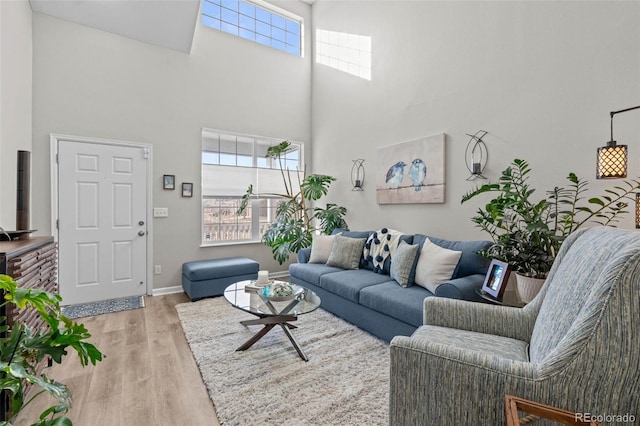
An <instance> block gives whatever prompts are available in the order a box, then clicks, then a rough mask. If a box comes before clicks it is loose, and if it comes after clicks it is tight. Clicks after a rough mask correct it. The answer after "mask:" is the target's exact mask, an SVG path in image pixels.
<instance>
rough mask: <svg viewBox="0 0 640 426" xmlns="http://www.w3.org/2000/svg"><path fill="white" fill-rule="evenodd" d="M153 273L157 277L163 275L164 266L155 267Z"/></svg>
mask: <svg viewBox="0 0 640 426" xmlns="http://www.w3.org/2000/svg"><path fill="white" fill-rule="evenodd" d="M153 272H154V273H155V274H156V275H160V274H161V273H162V265H156V266H154V267H153Z"/></svg>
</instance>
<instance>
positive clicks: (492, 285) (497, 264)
mask: <svg viewBox="0 0 640 426" xmlns="http://www.w3.org/2000/svg"><path fill="white" fill-rule="evenodd" d="M509 275H511V266H510V265H509V264H508V263H505V262H501V261H499V260H496V259H493V260H492V261H491V264H490V265H489V270H488V271H487V276H486V277H485V278H484V284H483V285H482V291H483V293H486V294H488V295H489V296H491V297H493V298H494V299H496V300H500V301H501V300H502V295H503V293H504V289H505V288H506V287H507V281H509Z"/></svg>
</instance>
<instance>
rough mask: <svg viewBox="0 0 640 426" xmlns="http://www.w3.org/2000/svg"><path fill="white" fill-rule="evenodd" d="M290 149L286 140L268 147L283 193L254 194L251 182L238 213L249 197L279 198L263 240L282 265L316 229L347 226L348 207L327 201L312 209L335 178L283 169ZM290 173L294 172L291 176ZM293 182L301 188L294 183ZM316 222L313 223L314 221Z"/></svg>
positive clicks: (308, 242)
mask: <svg viewBox="0 0 640 426" xmlns="http://www.w3.org/2000/svg"><path fill="white" fill-rule="evenodd" d="M290 149H291V143H290V142H289V141H283V142H281V143H279V144H278V145H275V146H271V147H269V148H268V149H267V154H266V157H267V158H271V159H274V160H277V161H278V165H279V169H280V173H281V175H282V181H283V183H284V188H285V192H284V193H281V194H272V193H269V194H255V193H254V192H253V185H249V188H248V189H247V192H246V193H245V194H244V196H243V198H242V203H241V205H240V207H239V208H238V211H237V213H238V214H242V212H244V211H245V210H246V208H247V206H248V205H249V201H250V200H251V198H253V197H256V196H260V195H262V196H270V197H279V198H281V199H282V201H281V202H280V203H279V204H278V207H277V209H276V218H275V220H274V221H273V222H272V223H271V225H270V226H269V228H268V229H267V231H266V232H265V233H264V234H263V236H262V243H263V244H265V245H267V246H269V247H270V248H271V251H272V253H273V257H274V259H276V260H277V261H278V263H280V264H281V265H282V264H283V263H284V262H286V261H287V260H289V257H290V256H291V254H294V253H297V252H298V251H299V250H300V249H303V248H305V247H309V246H310V245H311V239H312V235H313V233H314V232H316V231H320V232H322V233H325V234H330V233H331V232H332V231H333V230H334V229H336V228H343V229H348V226H347V222H346V221H345V219H344V216H345V214H346V213H347V209H346V208H344V207H341V206H338V205H336V204H327V205H326V207H325V208H322V207H315V208H313V209H312V208H311V207H310V206H309V204H310V203H311V202H315V201H318V200H319V199H320V198H322V197H324V196H325V195H327V193H328V192H329V187H330V186H331V183H332V182H334V181H335V180H336V179H335V178H334V177H332V176H327V175H318V174H312V175H309V176H305V175H304V172H301V171H300V170H295V171H293V172H292V171H291V170H290V169H288V168H284V167H283V164H282V158H283V157H284V156H285V155H286V154H287V152H289V151H290ZM292 174H293V175H294V176H293V177H292ZM293 179H295V181H296V183H297V185H298V187H299V188H300V190H296V189H295V186H294V184H293V182H294V180H293ZM314 219H315V220H316V222H317V223H318V225H317V226H314V222H313V220H314Z"/></svg>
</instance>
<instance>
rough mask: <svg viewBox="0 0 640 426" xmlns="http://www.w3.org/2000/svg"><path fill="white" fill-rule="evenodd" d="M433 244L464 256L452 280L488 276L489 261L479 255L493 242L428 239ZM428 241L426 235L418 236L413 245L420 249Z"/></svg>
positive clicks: (414, 238) (415, 237)
mask: <svg viewBox="0 0 640 426" xmlns="http://www.w3.org/2000/svg"><path fill="white" fill-rule="evenodd" d="M428 238H429V240H431V242H432V243H434V244H437V245H439V246H440V247H444V248H446V249H449V250H455V251H461V252H462V256H461V257H460V261H459V262H458V266H457V267H456V269H455V271H453V276H452V277H451V278H453V279H456V278H460V277H466V276H467V275H473V274H483V275H484V274H486V273H487V269H488V268H489V263H490V261H489V259H487V258H484V257H482V256H480V255H479V254H477V252H479V251H480V250H484V249H487V248H489V247H490V246H491V244H492V243H491V241H449V240H443V239H440V238H436V237H428ZM426 239H427V236H426V235H422V234H416V235H415V236H414V237H413V244H420V247H422V245H423V244H424V241H425V240H426Z"/></svg>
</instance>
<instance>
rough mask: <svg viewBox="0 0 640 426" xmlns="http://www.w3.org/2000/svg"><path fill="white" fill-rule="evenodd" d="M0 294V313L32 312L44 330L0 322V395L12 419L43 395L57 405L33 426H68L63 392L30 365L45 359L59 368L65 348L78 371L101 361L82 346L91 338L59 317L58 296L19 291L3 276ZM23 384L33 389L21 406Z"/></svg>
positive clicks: (68, 399)
mask: <svg viewBox="0 0 640 426" xmlns="http://www.w3.org/2000/svg"><path fill="white" fill-rule="evenodd" d="M0 290H1V291H2V294H3V296H4V300H3V302H2V303H1V304H0V306H1V307H4V308H5V309H12V308H17V309H19V310H30V311H34V312H35V315H37V316H38V317H39V318H41V319H42V320H43V321H44V323H45V324H46V325H47V326H48V327H46V328H43V329H34V328H32V327H29V326H27V325H26V324H25V323H23V322H20V321H18V322H15V323H14V324H13V325H11V326H9V325H8V324H7V323H6V318H4V317H3V318H0V323H1V325H0V383H1V384H2V390H3V392H8V393H9V396H10V400H11V411H12V414H13V417H15V416H17V414H18V413H20V411H21V410H22V409H23V408H24V407H25V406H27V405H28V404H29V403H30V402H31V401H33V400H34V399H35V398H36V397H38V396H40V395H41V394H49V395H51V396H53V397H54V398H55V399H56V400H57V404H55V405H52V406H51V407H49V408H47V409H46V410H44V411H43V412H42V414H41V415H40V418H39V421H37V422H35V423H33V426H36V425H37V426H57V425H64V426H68V425H69V426H70V425H72V422H71V420H70V419H69V418H68V417H66V416H65V414H66V413H67V411H69V408H70V407H71V393H70V392H69V389H68V388H67V387H66V386H65V385H64V384H62V383H59V382H56V381H54V380H52V379H50V378H48V377H47V376H46V375H45V374H39V373H38V372H37V370H36V365H37V364H39V363H40V362H41V361H42V360H44V359H45V357H50V359H51V360H53V361H54V362H56V363H61V362H62V357H63V356H65V355H67V348H71V349H73V350H75V351H76V352H77V354H78V358H79V359H80V364H81V365H82V366H83V367H84V366H86V365H88V364H89V362H90V363H91V364H93V365H95V364H96V362H97V361H101V360H102V353H101V352H100V351H99V350H98V349H97V348H96V347H95V346H94V345H93V344H91V343H89V342H87V341H86V340H87V339H88V338H89V337H91V334H89V332H88V331H87V329H86V328H85V326H84V325H82V324H79V323H77V322H74V321H72V320H70V319H69V318H67V317H65V316H64V315H62V311H61V308H60V301H61V300H62V299H61V297H60V296H59V295H57V294H51V293H48V292H46V291H43V290H37V289H25V288H21V287H19V286H18V283H17V282H16V281H14V280H13V279H12V278H11V277H9V276H8V275H0ZM27 383H30V384H31V386H32V387H33V388H32V389H31V390H30V394H29V399H28V400H26V401H25V386H26V385H27ZM11 421H12V419H9V420H8V421H0V426H5V425H11V423H10V422H11Z"/></svg>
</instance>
